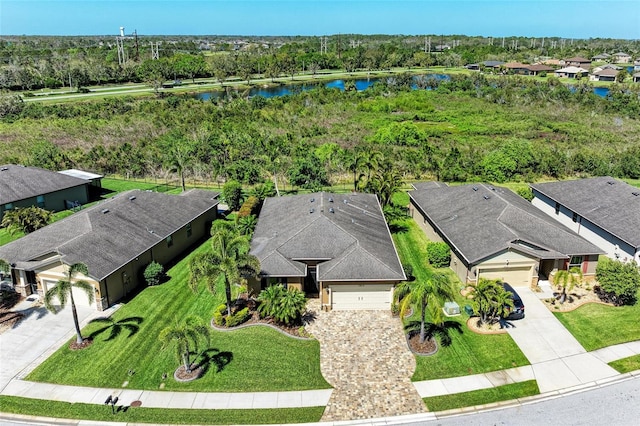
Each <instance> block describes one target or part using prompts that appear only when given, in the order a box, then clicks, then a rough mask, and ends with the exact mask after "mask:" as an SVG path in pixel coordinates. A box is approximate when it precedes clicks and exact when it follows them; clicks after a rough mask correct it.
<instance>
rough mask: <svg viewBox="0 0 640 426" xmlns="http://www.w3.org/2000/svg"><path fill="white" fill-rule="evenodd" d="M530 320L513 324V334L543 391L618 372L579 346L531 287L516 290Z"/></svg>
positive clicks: (598, 378)
mask: <svg viewBox="0 0 640 426" xmlns="http://www.w3.org/2000/svg"><path fill="white" fill-rule="evenodd" d="M516 290H517V292H518V294H519V295H520V297H521V298H522V301H523V303H524V306H525V308H526V310H525V312H526V317H525V318H524V319H522V320H519V321H513V322H512V324H513V327H511V328H509V329H508V332H509V335H510V336H511V337H512V338H513V340H514V341H515V342H516V344H517V345H518V347H519V348H520V350H521V351H522V352H523V353H524V355H525V356H526V357H527V359H528V360H529V362H530V363H531V365H532V367H533V371H534V374H535V378H536V380H537V381H538V387H539V388H540V392H543V393H544V392H551V391H555V390H558V389H564V388H569V387H573V386H580V385H583V384H586V383H591V382H594V381H596V380H601V379H604V378H607V377H613V376H615V375H617V374H618V373H617V372H616V371H615V370H614V369H613V368H611V367H609V366H608V365H607V364H606V363H604V362H602V361H601V360H599V359H598V358H597V357H595V356H594V355H593V354H590V353H587V351H586V350H585V349H584V348H583V347H582V345H580V343H578V341H577V340H576V339H575V337H573V335H572V334H571V333H569V331H568V330H567V329H566V328H564V326H563V325H562V323H561V322H560V321H558V319H557V318H556V317H555V316H554V315H553V314H552V313H551V312H550V311H549V309H547V307H546V306H545V305H544V303H542V301H541V300H540V299H539V298H538V296H537V295H536V294H535V293H534V292H533V291H531V289H529V288H526V287H525V288H517V289H516Z"/></svg>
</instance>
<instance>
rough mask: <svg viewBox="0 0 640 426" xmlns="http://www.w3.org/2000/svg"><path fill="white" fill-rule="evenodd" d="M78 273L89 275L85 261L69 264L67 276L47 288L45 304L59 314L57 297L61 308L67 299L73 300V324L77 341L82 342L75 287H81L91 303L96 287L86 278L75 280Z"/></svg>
mask: <svg viewBox="0 0 640 426" xmlns="http://www.w3.org/2000/svg"><path fill="white" fill-rule="evenodd" d="M76 274H82V275H84V276H88V275H89V269H88V268H87V265H85V264H84V263H74V264H73V265H71V266H69V269H68V270H67V276H66V278H64V279H62V280H59V281H58V282H57V283H56V286H55V287H53V288H50V289H49V290H47V292H46V293H45V294H44V306H45V307H46V308H47V309H48V310H50V311H51V312H53V313H54V314H57V313H58V312H59V310H58V308H57V307H56V306H55V305H54V304H53V301H54V300H55V299H57V300H58V302H59V303H60V308H61V309H64V307H65V306H66V305H67V301H70V302H71V313H72V314H73V325H74V326H75V328H76V343H78V344H81V343H82V340H83V339H82V334H81V333H80V324H79V323H78V312H77V311H76V301H75V300H74V299H73V288H74V287H76V288H79V289H81V290H82V291H84V292H85V293H86V294H87V298H88V299H89V303H93V297H94V296H93V293H94V291H95V289H94V287H93V286H92V285H91V284H89V283H88V282H87V281H85V280H74V277H75V275H76Z"/></svg>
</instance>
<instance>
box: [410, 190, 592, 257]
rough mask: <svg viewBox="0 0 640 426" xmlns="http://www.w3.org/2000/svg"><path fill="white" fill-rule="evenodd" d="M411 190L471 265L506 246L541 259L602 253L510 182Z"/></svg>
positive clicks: (507, 248) (413, 196) (449, 240)
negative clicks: (505, 185) (503, 185)
mask: <svg viewBox="0 0 640 426" xmlns="http://www.w3.org/2000/svg"><path fill="white" fill-rule="evenodd" d="M409 196H410V197H411V199H412V200H413V201H414V204H416V205H417V206H418V208H419V209H420V210H421V211H422V212H423V213H424V214H426V216H427V217H428V218H429V220H430V222H431V223H432V224H433V225H434V227H435V228H436V229H437V230H438V231H439V233H440V234H441V235H442V236H443V237H444V238H445V239H446V240H447V243H449V244H450V245H452V246H453V247H454V248H455V249H456V251H457V252H458V253H460V255H461V256H462V257H463V258H464V259H465V260H466V261H467V264H468V265H473V264H477V263H479V262H481V261H482V260H484V259H487V258H490V257H491V256H494V255H496V254H498V253H501V252H503V251H505V250H516V251H519V252H522V253H525V254H529V255H530V256H533V257H534V258H538V259H558V258H560V259H561V258H565V259H566V258H568V257H569V256H570V255H587V254H600V253H602V250H600V249H599V248H598V247H596V246H595V245H593V244H591V243H590V242H588V241H587V240H585V239H584V238H582V237H580V236H579V235H578V234H576V233H575V232H573V231H571V230H570V229H568V228H566V227H564V226H563V225H561V224H560V223H558V222H557V221H556V220H554V219H553V218H551V217H549V216H547V215H546V214H545V213H543V212H542V211H540V210H539V209H537V208H536V207H534V206H533V205H532V204H531V203H529V202H528V201H527V200H525V199H524V198H522V197H520V196H519V195H517V194H515V193H514V192H512V191H510V190H508V189H506V188H500V187H494V186H491V185H488V184H481V183H478V184H469V185H461V186H451V187H443V188H434V189H429V190H422V191H411V192H409Z"/></svg>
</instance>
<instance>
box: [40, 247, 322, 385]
mask: <svg viewBox="0 0 640 426" xmlns="http://www.w3.org/2000/svg"><path fill="white" fill-rule="evenodd" d="M209 247H210V245H209V242H207V243H205V244H203V245H202V246H200V247H199V248H198V249H197V252H201V251H203V250H208V249H209ZM192 255H193V254H192ZM188 259H189V257H187V258H185V259H184V260H182V261H181V262H179V263H178V264H177V265H176V266H175V267H173V268H172V269H170V270H169V272H168V274H169V276H170V277H171V280H170V281H168V282H167V283H165V284H161V285H159V286H156V287H148V288H145V289H144V290H143V291H142V292H141V293H140V294H139V295H138V296H136V297H135V298H134V299H133V300H131V301H130V302H129V303H127V304H126V305H124V306H123V307H122V308H120V309H119V310H118V311H117V312H116V313H115V314H114V316H113V319H114V320H115V321H118V322H120V323H126V322H127V320H128V319H129V321H131V319H133V318H136V317H139V318H141V322H140V325H139V330H138V332H137V333H136V334H134V335H132V336H130V335H129V333H128V332H126V331H123V332H122V333H121V334H120V335H119V336H118V337H116V338H115V339H113V340H107V339H108V337H109V334H110V333H109V332H108V331H107V332H104V333H101V334H99V335H97V336H96V337H95V338H94V342H93V344H92V345H91V346H90V347H88V348H86V349H83V350H80V351H70V350H69V349H68V348H67V345H64V346H63V347H62V348H60V349H59V350H58V351H57V352H55V353H54V354H53V355H52V356H51V357H49V359H47V360H46V361H45V362H44V363H43V364H41V365H40V366H39V367H38V368H37V369H36V370H35V371H33V372H32V373H31V374H30V375H29V376H28V380H34V381H41V382H52V383H60V384H67V385H78V386H93V387H108V388H111V387H115V388H118V387H121V386H123V383H124V382H125V381H128V382H129V383H128V384H127V386H126V387H127V388H135V389H150V390H155V389H159V387H160V384H161V382H162V375H163V373H167V374H168V376H169V378H168V379H167V380H165V388H164V389H166V390H180V391H182V390H184V391H210V392H244V391H247V392H255V391H284V390H304V389H321V388H329V387H330V386H329V385H328V384H327V382H326V381H325V380H324V378H323V377H322V374H321V373H320V346H319V344H318V342H317V341H316V340H309V341H301V340H296V339H292V338H290V337H287V336H284V335H282V334H281V333H279V332H277V331H275V330H272V329H270V328H267V327H250V328H246V329H242V330H237V331H233V332H224V333H223V332H215V331H212V340H211V345H210V347H209V350H208V351H207V355H208V356H209V358H210V359H211V362H210V363H209V364H208V365H209V369H208V370H207V372H206V373H205V375H204V376H203V377H202V378H200V379H198V380H195V381H193V382H189V383H177V382H176V381H174V380H173V378H172V376H173V372H174V370H175V369H176V368H177V367H178V365H179V364H178V362H177V360H176V359H175V353H174V351H173V350H171V349H168V350H164V351H163V350H162V349H161V344H160V342H159V341H158V335H159V334H160V331H161V330H162V329H163V328H164V327H166V326H167V325H168V324H170V323H171V322H173V321H174V320H175V319H176V318H177V319H180V318H183V317H185V316H186V315H189V314H194V315H197V316H200V317H201V318H203V319H204V320H205V321H207V322H209V321H210V320H211V318H212V315H213V314H212V313H213V308H214V307H215V306H217V304H219V303H220V301H221V300H222V298H224V291H219V292H218V293H217V295H216V296H213V295H211V294H210V293H209V292H208V291H207V290H204V289H202V290H201V291H200V292H199V293H197V294H195V293H193V292H192V291H191V290H189V288H188V286H187V280H188V277H189V271H188ZM69 324H70V325H71V319H70V320H69ZM98 328H99V326H98V325H97V324H90V325H89V326H87V327H86V328H85V329H84V331H83V335H85V336H87V335H90V334H91V333H92V332H94V331H96V330H97V329H98ZM71 366H72V368H71ZM129 370H133V371H134V372H135V374H133V375H132V376H130V375H129V374H128V372H129Z"/></svg>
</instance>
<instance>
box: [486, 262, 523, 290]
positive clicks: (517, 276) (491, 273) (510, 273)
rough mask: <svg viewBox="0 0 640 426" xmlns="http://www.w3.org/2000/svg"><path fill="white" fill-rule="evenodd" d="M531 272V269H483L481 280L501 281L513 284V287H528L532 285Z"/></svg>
mask: <svg viewBox="0 0 640 426" xmlns="http://www.w3.org/2000/svg"><path fill="white" fill-rule="evenodd" d="M530 271H531V268H529V267H524V268H497V269H483V270H481V271H480V278H485V279H488V280H495V279H500V280H502V281H504V282H506V283H509V284H511V286H512V287H528V286H530V285H531V278H530V276H529V274H530Z"/></svg>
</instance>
